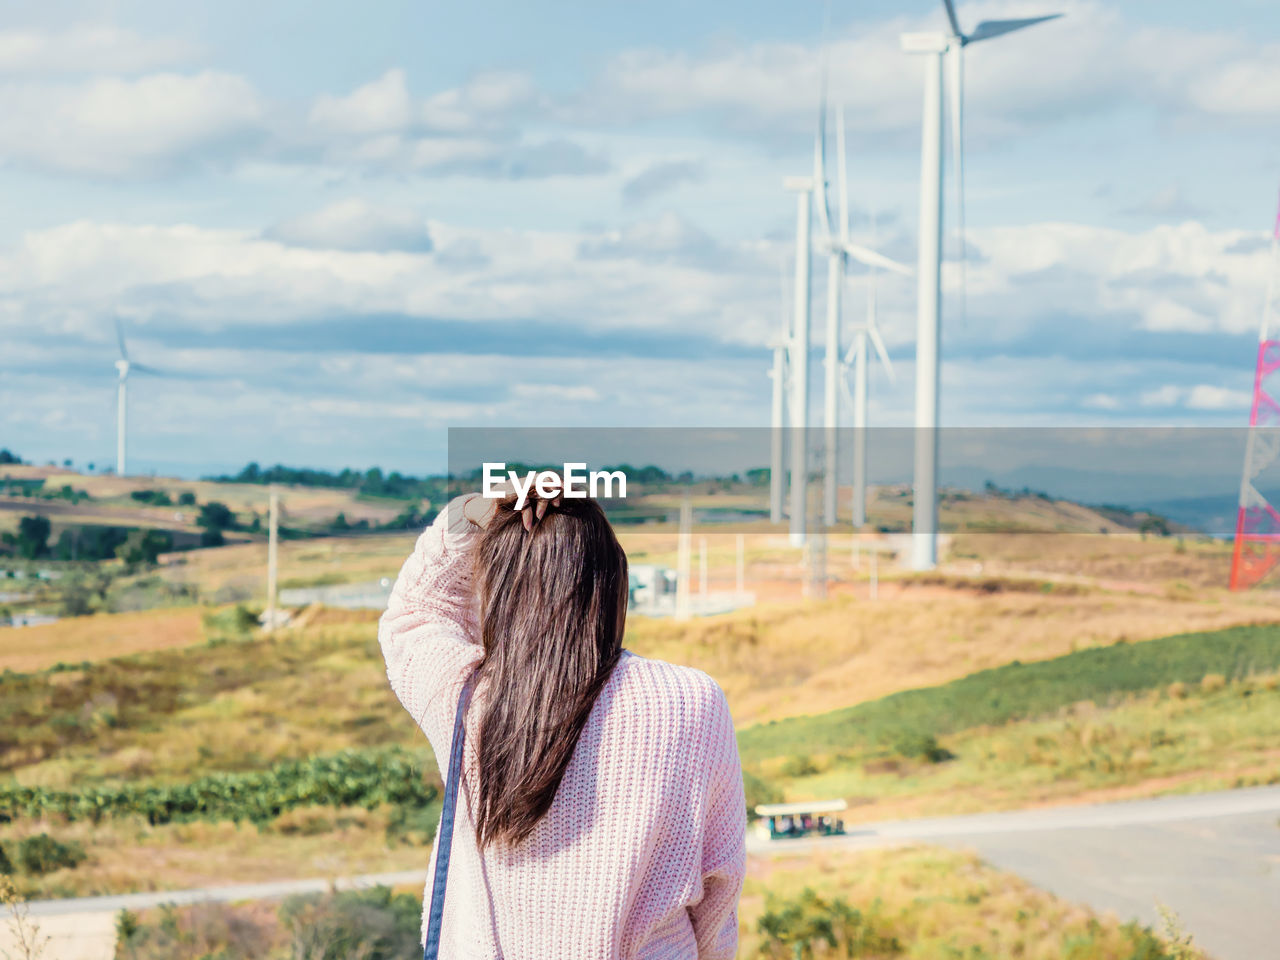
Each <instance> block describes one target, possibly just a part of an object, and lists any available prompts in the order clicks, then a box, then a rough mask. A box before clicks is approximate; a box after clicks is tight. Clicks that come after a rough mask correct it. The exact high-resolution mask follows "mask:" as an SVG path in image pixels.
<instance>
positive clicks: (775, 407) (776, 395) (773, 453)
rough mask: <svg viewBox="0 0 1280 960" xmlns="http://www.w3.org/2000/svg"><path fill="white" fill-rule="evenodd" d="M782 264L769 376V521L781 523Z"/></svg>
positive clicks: (784, 384) (783, 452) (784, 391)
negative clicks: (777, 328)
mask: <svg viewBox="0 0 1280 960" xmlns="http://www.w3.org/2000/svg"><path fill="white" fill-rule="evenodd" d="M781 266H782V283H781V285H780V286H779V288H778V289H779V291H780V293H781V295H782V304H781V317H782V333H781V334H780V335H779V336H778V337H776V338H775V339H774V340H773V341H771V342H770V344H769V348H770V349H771V350H772V351H773V366H772V367H771V368H770V369H769V379H770V380H772V381H773V398H772V404H771V406H770V411H771V416H770V421H769V423H770V426H771V427H772V429H771V431H770V433H769V444H770V449H769V522H770V523H781V522H782V503H783V496H784V492H785V489H786V468H785V467H784V465H783V464H784V458H785V456H786V442H787V433H786V424H785V423H784V422H783V419H784V417H785V416H786V404H787V399H786V397H787V386H788V384H787V345H788V338H789V333H788V331H787V265H786V261H785V260H784V261H783V263H782V264H781Z"/></svg>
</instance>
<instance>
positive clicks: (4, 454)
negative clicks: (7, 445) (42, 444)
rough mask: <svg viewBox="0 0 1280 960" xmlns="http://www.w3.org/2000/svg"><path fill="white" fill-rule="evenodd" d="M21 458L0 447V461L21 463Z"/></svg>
mask: <svg viewBox="0 0 1280 960" xmlns="http://www.w3.org/2000/svg"><path fill="white" fill-rule="evenodd" d="M21 462H22V458H21V457H20V456H18V455H17V454H16V453H10V452H9V451H8V450H4V449H0V463H21Z"/></svg>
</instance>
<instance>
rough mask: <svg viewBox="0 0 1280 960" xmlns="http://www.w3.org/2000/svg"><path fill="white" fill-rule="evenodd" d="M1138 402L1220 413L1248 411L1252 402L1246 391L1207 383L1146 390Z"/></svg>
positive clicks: (1146, 405)
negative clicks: (1221, 411)
mask: <svg viewBox="0 0 1280 960" xmlns="http://www.w3.org/2000/svg"><path fill="white" fill-rule="evenodd" d="M1138 402H1139V403H1140V404H1141V405H1142V406H1144V407H1185V408H1186V409H1188V410H1202V411H1220V410H1248V409H1249V406H1250V404H1252V402H1253V397H1252V396H1250V394H1249V392H1248V391H1247V390H1233V389H1231V388H1229V387H1218V386H1213V385H1212V384H1208V383H1201V384H1197V385H1196V386H1194V387H1180V386H1176V385H1174V384H1166V385H1165V386H1163V387H1158V388H1156V389H1154V390H1146V391H1143V393H1142V394H1141V395H1140V396H1139V398H1138Z"/></svg>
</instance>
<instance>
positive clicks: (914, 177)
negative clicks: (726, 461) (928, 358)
mask: <svg viewBox="0 0 1280 960" xmlns="http://www.w3.org/2000/svg"><path fill="white" fill-rule="evenodd" d="M1052 12H1061V13H1063V14H1064V16H1063V17H1062V18H1061V19H1059V20H1055V21H1052V22H1050V23H1045V24H1042V25H1039V26H1036V27H1034V28H1030V29H1028V30H1026V31H1023V32H1020V33H1017V34H1014V35H1010V36H1007V37H1003V38H999V39H995V40H991V41H988V42H984V43H981V44H974V45H972V46H970V47H969V48H968V50H967V55H966V65H965V104H966V107H965V124H966V132H965V138H964V140H965V191H964V207H965V222H966V230H965V235H964V241H963V246H962V242H961V238H960V234H959V232H958V230H957V229H956V227H957V223H958V217H957V216H956V213H957V211H958V208H959V205H958V195H957V192H956V190H955V189H954V184H953V182H951V181H948V184H947V196H946V204H947V215H946V230H947V233H946V238H945V242H944V250H945V255H946V258H947V259H946V263H945V264H944V270H943V285H944V305H943V341H942V357H943V367H942V408H943V410H942V422H943V425H944V426H1003V425H1010V426H1089V425H1104V426H1116V425H1181V424H1190V425H1197V426H1232V427H1238V426H1241V425H1243V424H1245V423H1247V419H1248V412H1249V401H1250V390H1251V386H1252V379H1253V365H1254V359H1255V353H1256V338H1257V331H1258V323H1259V319H1260V317H1261V313H1262V309H1263V302H1264V299H1265V292H1266V286H1267V278H1268V275H1269V273H1270V269H1271V266H1270V265H1271V260H1270V256H1269V253H1268V242H1269V239H1270V235H1271V229H1272V225H1273V223H1274V222H1275V210H1276V201H1277V187H1278V186H1280V137H1278V136H1277V132H1278V130H1280V6H1278V5H1276V4H1275V3H1274V2H1263V0H1232V2H1231V3H1228V4H1216V5H1213V4H1203V3H1194V4H1193V3H1190V2H1185V0H1170V2H1165V3H1154V2H1150V0H1125V2H1108V3H1102V2H1095V0H1061V2H1057V0H1043V2H1042V0H1028V2H1021V0H1008V2H1005V0H991V2H985V0H983V2H970V3H961V4H960V5H959V15H960V20H961V24H962V26H963V27H965V28H966V29H971V28H972V27H973V26H975V25H976V24H977V23H978V22H980V21H981V20H984V19H991V18H1000V17H1017V16H1033V15H1037V14H1040V13H1052ZM824 23H825V24H826V25H825V26H824ZM944 24H945V16H944V14H943V8H942V4H941V3H940V2H935V0H895V2H888V0H868V2H862V3H854V2H848V0H830V3H829V14H828V13H826V12H825V8H824V4H823V3H822V2H806V3H799V4H783V3H777V2H774V3H764V2H755V0H747V2H739V3H736V4H733V5H729V4H693V5H690V4H686V3H680V4H677V3H674V2H671V0H656V2H654V3H650V4H644V5H637V4H633V3H627V4H624V3H619V2H613V0H607V2H601V3H595V4H569V3H565V2H562V0H555V2H545V0H543V2H539V3H536V4H530V3H515V2H478V3H471V4H450V5H447V6H446V5H441V4H437V3H424V2H421V0H418V2H392V0H380V2H370V3H365V4H350V3H338V2H317V0H310V2H306V3H303V2H295V0H272V2H271V3H261V2H257V3H247V2H244V0H222V2H219V3H216V4H215V3H212V2H205V0H192V2H188V3H182V4H173V3H159V2H149V0H148V2H141V0H112V2H107V0H98V2H89V0H49V2H46V3H43V4H40V5H34V4H19V3H16V2H13V0H0V117H3V122H0V209H2V210H3V211H4V216H3V217H0V337H2V338H3V340H2V341H0V342H2V343H3V348H2V349H0V446H3V447H7V448H9V449H11V450H13V451H14V452H16V453H18V454H20V455H22V456H23V457H24V458H26V459H28V460H31V461H35V462H45V461H48V460H57V461H59V462H61V461H62V460H64V459H71V460H72V461H73V462H74V463H75V464H77V465H78V466H82V467H83V466H86V465H87V464H89V463H94V464H95V465H97V466H98V467H101V466H102V465H104V464H110V463H112V462H113V452H114V447H115V396H116V371H115V368H114V366H113V365H114V363H115V361H116V360H117V358H118V348H117V345H116V333H115V330H116V324H117V321H118V322H119V323H120V325H121V326H122V328H123V330H124V332H125V335H126V337H127V341H128V349H129V352H130V358H131V359H132V360H133V361H135V362H138V363H141V364H145V365H147V366H149V367H153V368H155V369H156V370H158V371H159V375H144V374H142V373H136V374H135V375H134V376H133V377H131V379H130V382H129V427H130V431H129V457H130V469H131V472H149V471H158V472H160V473H175V474H178V475H184V476H195V475H201V474H205V473H210V472H220V471H224V470H229V469H235V468H238V467H239V466H240V465H243V464H244V463H246V462H248V461H251V460H255V461H259V462H261V463H276V462H283V463H287V464H292V465H308V466H316V467H327V468H335V469H336V468H341V467H344V466H352V467H358V468H366V467H368V466H372V465H375V464H376V465H380V466H382V467H383V468H384V469H399V470H402V471H408V472H413V473H424V472H430V471H435V470H440V469H441V468H442V467H443V465H444V464H445V462H446V448H447V430H448V428H450V427H490V428H511V429H515V428H523V427H530V426H559V427H575V426H583V427H588V426H589V427H595V428H600V427H637V426H644V427H673V426H701V427H749V426H765V425H767V423H768V418H769V401H770V381H769V380H768V378H767V370H768V368H769V366H770V353H769V346H768V345H769V343H770V342H771V341H772V340H774V339H775V338H776V337H777V336H778V335H779V334H780V333H781V331H782V329H783V324H784V322H786V313H785V311H786V309H787V308H786V307H785V306H784V305H785V304H788V303H789V302H790V296H791V294H790V290H789V286H788V285H789V283H790V273H791V263H792V258H793V257H794V231H795V207H794V199H793V197H792V196H790V195H789V194H788V193H787V192H786V191H785V190H784V189H783V185H782V182H783V178H784V177H786V176H788V175H802V174H806V173H808V172H809V171H810V169H811V167H812V153H813V139H814V135H815V129H816V125H817V119H818V103H819V98H820V89H821V77H822V72H823V68H822V65H823V63H824V59H825V62H826V63H828V64H829V67H828V76H829V80H828V84H829V87H828V100H829V102H830V104H831V105H832V109H833V111H834V110H835V109H836V108H837V107H839V108H840V109H842V110H843V111H844V117H845V125H846V128H847V131H848V159H847V176H848V183H849V197H850V231H851V234H852V235H853V237H854V239H856V240H859V241H860V242H864V243H874V244H875V245H876V246H877V248H878V249H880V250H882V251H883V252H884V253H886V254H887V255H889V256H892V257H894V258H896V259H898V260H901V261H904V262H914V259H915V250H916V222H917V217H918V212H919V204H918V196H919V177H920V156H919V151H920V113H921V96H922V89H923V63H922V61H921V60H920V59H919V58H918V57H915V56H912V55H909V54H906V53H903V52H902V51H901V49H900V47H899V40H898V38H899V35H900V34H901V33H903V32H904V31H917V30H938V29H941V28H942V27H943V26H944ZM833 116H834V114H833ZM833 160H834V157H830V161H832V162H833ZM833 175H834V174H833ZM814 230H815V239H817V238H818V237H819V236H820V234H821V230H822V226H821V225H820V224H818V223H816V222H815V226H814ZM962 249H963V250H964V251H965V253H966V256H965V265H964V269H963V270H962V269H961V266H960V260H959V253H960V252H961V250H962ZM814 270H815V273H814V283H813V290H814V310H813V312H814V325H813V331H814V339H815V342H816V341H817V340H818V339H819V337H820V331H821V328H822V319H821V318H822V317H823V315H824V309H825V306H824V296H825V288H826V280H825V263H824V262H821V261H819V260H817V259H815V262H814ZM871 282H873V281H872V280H871V279H870V278H869V277H868V275H867V273H866V271H864V270H862V269H861V268H859V269H855V270H852V271H851V273H850V276H849V277H848V279H847V284H846V288H845V311H844V316H843V320H842V323H843V339H844V341H845V343H846V344H847V343H848V342H849V341H850V339H851V338H852V336H853V335H854V332H855V331H856V329H857V328H858V326H859V325H860V324H862V323H864V322H865V319H866V308H865V304H866V302H867V291H868V286H869V284H870V283H871ZM874 283H875V287H876V296H877V304H878V319H879V324H880V326H881V328H882V330H883V332H884V336H885V340H886V342H887V344H888V348H889V352H890V355H891V357H892V361H893V365H894V373H895V374H896V376H895V378H894V379H893V380H892V381H891V380H890V379H889V378H888V377H887V376H886V375H885V373H884V371H882V370H878V369H877V370H876V372H875V374H874V376H873V381H872V387H871V413H870V416H871V421H872V423H873V424H877V425H884V426H902V425H906V424H910V423H911V420H912V404H913V397H914V386H913V384H914V365H913V358H914V349H915V334H914V331H915V285H914V281H913V280H912V279H911V278H895V277H893V276H891V275H888V274H884V273H881V274H880V275H879V276H877V277H876V278H875V280H874ZM962 284H963V295H962ZM962 305H963V306H962ZM813 360H814V363H813V365H811V366H812V367H813V374H814V377H815V380H814V383H813V400H814V409H815V411H816V410H817V409H818V406H819V403H820V393H821V389H822V385H821V370H820V366H817V365H816V364H817V361H818V357H817V355H816V354H815V355H814V358H813ZM841 416H842V417H845V418H846V422H847V418H848V416H849V411H848V409H847V408H844V409H842V411H841Z"/></svg>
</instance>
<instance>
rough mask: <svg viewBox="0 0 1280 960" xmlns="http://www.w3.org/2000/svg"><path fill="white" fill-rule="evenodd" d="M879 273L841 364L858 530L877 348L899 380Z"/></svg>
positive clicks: (862, 519)
mask: <svg viewBox="0 0 1280 960" xmlns="http://www.w3.org/2000/svg"><path fill="white" fill-rule="evenodd" d="M871 223H872V242H873V243H874V242H875V232H874V228H875V216H874V214H873V215H872V220H871ZM876 319H877V318H876V271H875V267H874V266H872V267H869V269H868V270H867V320H866V323H865V324H863V326H862V327H860V328H859V329H858V332H857V333H856V334H854V338H853V343H851V344H850V345H849V352H848V353H847V354H845V358H844V360H843V361H842V362H841V364H840V388H841V390H842V391H843V392H844V396H845V399H846V400H847V401H848V403H849V406H850V407H851V408H852V409H853V510H852V514H853V527H854V529H855V530H856V529H858V528H859V527H861V526H862V525H863V524H864V523H866V522H867V394H868V392H869V379H868V373H869V371H868V369H867V365H868V363H869V357H868V354H869V353H870V351H871V349H872V348H874V349H875V352H876V356H877V357H879V359H880V363H881V365H882V366H883V367H884V372H885V373H886V374H887V375H888V377H889V382H890V383H893V382H894V381H895V380H896V379H897V378H896V377H895V376H894V373H893V364H892V363H891V362H890V360H889V351H888V350H887V349H886V348H885V345H884V338H883V337H881V336H880V328H879V326H877V324H876ZM850 366H853V383H854V386H853V391H852V392H850V390H849V381H848V379H847V378H848V374H849V367H850Z"/></svg>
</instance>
